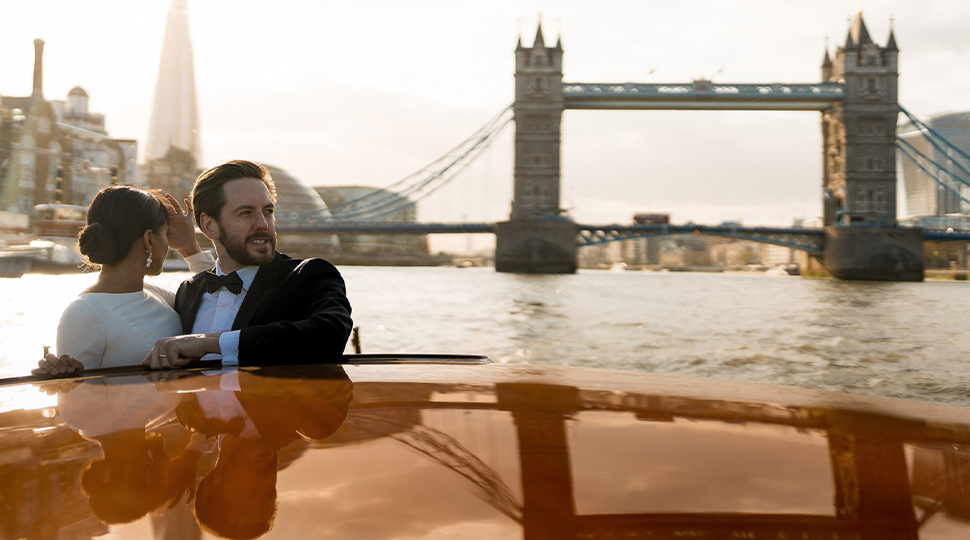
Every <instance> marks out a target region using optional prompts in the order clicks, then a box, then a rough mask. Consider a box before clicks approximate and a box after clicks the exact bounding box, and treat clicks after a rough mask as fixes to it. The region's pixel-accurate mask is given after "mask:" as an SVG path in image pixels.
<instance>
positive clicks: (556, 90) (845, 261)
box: [495, 13, 923, 281]
mask: <svg viewBox="0 0 970 540" xmlns="http://www.w3.org/2000/svg"><path fill="white" fill-rule="evenodd" d="M898 57H899V49H898V47H897V45H896V38H895V35H894V33H893V31H892V30H890V33H889V37H888V39H887V41H886V44H885V45H882V46H880V45H878V44H877V43H875V42H874V41H873V40H872V38H871V37H870V36H869V32H868V29H867V28H866V25H865V22H864V21H863V19H862V14H861V13H859V14H857V16H856V18H855V20H854V21H853V23H852V25H851V27H850V29H849V32H848V35H847V36H846V39H845V44H844V45H843V46H841V47H837V48H836V50H835V54H834V58H833V57H832V56H830V55H829V51H828V50H826V51H825V54H824V59H823V62H822V66H821V81H820V82H818V83H798V84H794V83H792V84H789V83H779V82H774V83H764V84H759V83H753V84H716V83H713V82H712V81H709V80H695V81H693V82H692V83H689V84H683V83H661V84H639V83H570V82H563V64H562V58H563V47H562V41H561V40H558V41H557V42H556V44H555V45H554V46H551V47H550V46H547V45H546V42H545V39H544V38H543V35H542V27H541V25H540V26H539V28H538V30H537V32H536V37H535V40H534V42H533V44H532V46H531V47H525V46H524V45H523V44H522V40H521V38H520V40H519V43H518V45H517V47H516V50H515V102H514V103H513V110H514V119H515V173H514V178H515V179H514V191H513V201H512V212H511V215H510V217H509V220H508V221H505V222H502V223H499V224H497V226H496V233H497V244H496V253H495V268H496V270H497V271H500V272H548V273H570V272H575V270H576V244H577V243H576V241H575V238H576V235H577V233H578V228H577V225H576V224H575V223H573V222H572V221H571V220H568V219H563V216H564V215H565V210H564V209H563V208H562V207H561V205H560V191H561V173H560V163H561V154H560V153H561V140H562V113H563V111H565V110H567V109H587V110H588V109H599V110H602V109H608V110H618V109H619V110H786V111H791V110H804V111H819V112H820V113H821V116H822V118H821V120H822V122H821V127H822V145H823V148H822V155H823V168H822V169H823V170H822V178H821V190H820V192H821V193H822V197H823V214H824V215H823V226H824V229H823V230H822V231H821V235H822V237H823V239H824V241H821V242H812V243H811V246H812V249H811V251H815V250H817V251H818V253H819V254H820V257H821V258H822V259H823V260H824V264H825V266H826V267H827V268H828V269H829V270H830V271H832V273H833V274H834V275H835V276H837V277H839V278H843V279H881V280H907V281H918V280H922V279H923V255H922V233H921V231H920V230H918V229H909V228H902V227H899V226H897V224H896V159H895V145H896V138H895V133H896V131H895V130H896V119H897V116H898V113H899V104H898V99H897V98H898V93H897V78H898ZM816 234H817V233H816Z"/></svg>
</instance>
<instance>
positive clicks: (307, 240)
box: [263, 164, 338, 257]
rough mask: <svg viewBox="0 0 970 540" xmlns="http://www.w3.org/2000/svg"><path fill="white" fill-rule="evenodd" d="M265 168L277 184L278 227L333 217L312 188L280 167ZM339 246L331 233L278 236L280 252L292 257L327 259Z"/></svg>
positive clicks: (268, 166)
mask: <svg viewBox="0 0 970 540" xmlns="http://www.w3.org/2000/svg"><path fill="white" fill-rule="evenodd" d="M263 166H264V167H266V168H267V169H269V173H270V175H272V176H273V182H274V183H275V184H276V223H277V225H293V224H296V223H299V222H301V221H305V220H307V219H309V218H312V217H330V210H329V209H328V208H327V203H325V202H324V201H323V197H321V196H320V194H319V193H317V192H316V191H314V190H313V188H311V187H308V186H307V185H305V184H304V183H303V182H301V181H300V180H299V179H297V178H296V177H295V176H293V175H291V174H290V173H288V172H286V171H284V170H283V169H280V168H279V167H273V166H272V165H265V164H264V165H263ZM337 245H338V242H337V238H336V236H335V235H331V234H321V235H308V234H279V235H278V237H277V249H279V250H280V251H281V252H283V253H286V254H287V255H290V256H293V257H320V256H327V255H330V254H331V253H333V251H334V248H335V247H336V246H337Z"/></svg>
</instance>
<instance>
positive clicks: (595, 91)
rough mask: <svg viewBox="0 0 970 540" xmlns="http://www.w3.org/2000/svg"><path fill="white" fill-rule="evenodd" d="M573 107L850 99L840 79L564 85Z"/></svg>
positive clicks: (778, 106)
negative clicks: (773, 81)
mask: <svg viewBox="0 0 970 540" xmlns="http://www.w3.org/2000/svg"><path fill="white" fill-rule="evenodd" d="M562 97H563V101H564V106H565V108H567V109H678V110H691V109H694V110H711V109H715V110H744V111H751V110H756V111H822V110H825V109H828V108H829V107H831V106H832V104H833V103H834V102H839V101H842V100H843V99H845V88H844V86H843V85H842V84H840V83H834V82H825V83H812V84H786V83H770V84H723V83H712V82H710V81H694V82H693V83H657V84H640V83H622V84H600V83H563V87H562Z"/></svg>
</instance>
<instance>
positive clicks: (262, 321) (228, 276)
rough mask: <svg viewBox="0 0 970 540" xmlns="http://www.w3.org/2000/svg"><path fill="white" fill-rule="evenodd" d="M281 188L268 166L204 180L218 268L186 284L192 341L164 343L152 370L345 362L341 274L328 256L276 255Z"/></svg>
mask: <svg viewBox="0 0 970 540" xmlns="http://www.w3.org/2000/svg"><path fill="white" fill-rule="evenodd" d="M275 203H276V188H275V185H274V184H273V180H272V177H271V176H270V174H269V171H267V170H266V168H265V167H263V166H261V165H259V164H256V163H252V162H249V161H242V160H235V161H229V162H226V163H223V164H221V165H217V166H216V167H213V168H211V169H209V170H207V171H205V172H204V173H202V174H201V175H200V176H199V179H198V180H197V181H196V183H195V187H194V188H193V190H192V206H193V209H194V213H195V220H196V223H197V224H198V226H199V228H200V229H201V230H202V233H203V234H205V236H206V237H207V238H209V240H211V241H212V243H213V245H215V248H216V254H217V256H218V261H217V263H216V268H215V271H214V272H213V271H209V272H203V273H201V274H198V275H196V276H194V277H192V278H190V279H188V280H186V281H185V282H184V283H182V285H181V286H180V287H179V290H178V292H177V293H176V296H175V310H176V311H177V312H178V313H179V314H180V316H181V318H182V329H183V331H184V332H185V333H186V334H185V335H181V336H175V337H171V338H163V339H160V340H159V341H158V342H157V343H156V344H155V347H154V348H153V349H152V351H151V352H150V353H149V354H148V355H147V356H146V357H145V359H144V361H143V362H142V364H143V365H144V366H145V367H149V368H151V369H176V368H181V367H183V366H185V365H187V364H188V363H189V362H191V361H193V360H197V359H200V358H204V359H207V360H208V359H221V360H222V364H223V365H224V366H227V365H229V366H234V365H241V366H246V365H265V364H284V363H285V364H292V363H307V362H318V361H321V360H324V361H327V360H329V361H334V360H337V359H339V358H340V356H341V355H342V354H343V350H344V347H345V346H346V343H347V339H348V338H349V336H350V332H351V328H352V326H353V322H352V320H351V318H350V303H349V302H348V301H347V296H346V289H345V287H344V281H343V279H342V278H341V277H340V273H339V272H338V271H337V269H336V268H334V266H333V265H332V264H330V263H329V262H327V261H325V260H323V259H316V258H314V259H303V260H301V259H292V258H290V257H287V256H286V255H282V254H280V253H279V252H277V251H276V222H275V216H274V209H275Z"/></svg>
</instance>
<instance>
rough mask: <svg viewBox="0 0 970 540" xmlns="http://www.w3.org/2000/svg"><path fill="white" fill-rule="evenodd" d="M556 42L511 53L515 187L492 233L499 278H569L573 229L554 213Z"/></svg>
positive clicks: (559, 98)
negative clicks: (503, 218) (505, 212)
mask: <svg viewBox="0 0 970 540" xmlns="http://www.w3.org/2000/svg"><path fill="white" fill-rule="evenodd" d="M562 56H563V51H562V42H561V40H557V42H556V45H555V46H554V47H547V46H546V43H545V40H544V38H543V36H542V24H541V22H540V24H539V27H538V29H537V31H536V37H535V41H534V42H533V44H532V47H524V46H523V45H522V39H521V38H519V42H518V45H517V46H516V48H515V103H513V109H514V114H515V182H514V189H513V200H512V212H511V216H510V218H509V221H506V222H503V223H499V224H498V226H497V231H496V247H495V269H496V270H497V271H499V272H523V273H573V272H575V271H576V234H577V232H578V229H577V227H576V224H575V223H573V222H572V221H571V220H570V219H568V218H567V217H565V216H564V213H565V212H564V210H563V209H562V208H561V207H560V195H559V193H560V174H559V163H560V160H559V153H560V139H561V137H560V134H561V125H562V111H563V109H564V104H563V95H562V74H563V73H562Z"/></svg>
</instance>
